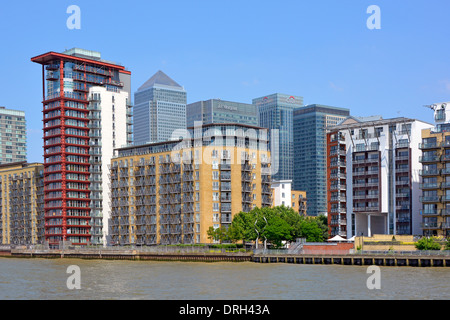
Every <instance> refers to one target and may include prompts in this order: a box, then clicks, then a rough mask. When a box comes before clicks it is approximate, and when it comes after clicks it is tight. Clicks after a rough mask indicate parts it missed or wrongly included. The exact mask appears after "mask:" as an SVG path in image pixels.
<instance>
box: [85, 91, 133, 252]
mask: <svg viewBox="0 0 450 320" xmlns="http://www.w3.org/2000/svg"><path fill="white" fill-rule="evenodd" d="M128 99H129V95H128V92H125V91H118V90H114V91H111V90H108V89H107V88H105V87H91V88H90V89H89V105H88V110H89V114H88V118H89V120H90V121H89V147H90V149H89V155H90V158H89V164H90V169H89V171H90V173H91V175H90V178H89V181H90V182H91V183H90V187H89V189H90V191H91V195H90V199H91V204H90V207H91V223H90V225H91V243H92V244H94V245H98V244H105V245H106V244H108V242H109V236H108V234H109V232H108V231H109V219H110V211H111V210H110V198H109V196H110V195H109V166H110V164H111V159H112V157H113V155H114V148H118V147H123V146H126V145H129V144H131V143H132V128H131V126H132V119H131V116H132V112H131V110H132V109H131V106H130V104H129V102H128Z"/></svg>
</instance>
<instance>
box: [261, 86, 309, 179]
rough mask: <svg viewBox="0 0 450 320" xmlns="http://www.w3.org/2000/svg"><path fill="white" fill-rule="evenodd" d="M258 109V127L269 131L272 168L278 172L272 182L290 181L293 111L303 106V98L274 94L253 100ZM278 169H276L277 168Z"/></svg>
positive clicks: (292, 149) (292, 150)
mask: <svg viewBox="0 0 450 320" xmlns="http://www.w3.org/2000/svg"><path fill="white" fill-rule="evenodd" d="M253 104H254V105H256V106H257V108H258V114H259V126H260V127H262V128H267V129H269V135H270V148H271V151H272V166H274V170H276V169H278V172H277V173H276V174H275V175H273V177H272V178H273V179H274V180H278V181H279V180H292V179H293V177H294V172H293V168H294V164H293V161H294V158H293V157H294V136H293V135H294V132H293V112H294V109H296V108H299V107H302V106H303V98H302V97H299V96H292V95H286V94H280V93H275V94H272V95H269V96H264V97H260V98H256V99H253ZM277 167H278V168H277Z"/></svg>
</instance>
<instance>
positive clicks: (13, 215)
mask: <svg viewBox="0 0 450 320" xmlns="http://www.w3.org/2000/svg"><path fill="white" fill-rule="evenodd" d="M0 192H1V194H0V243H1V244H13V245H29V244H40V243H43V242H44V240H45V235H44V165H43V164H41V163H31V164H28V163H26V162H15V163H11V164H3V165H0Z"/></svg>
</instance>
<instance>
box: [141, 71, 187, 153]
mask: <svg viewBox="0 0 450 320" xmlns="http://www.w3.org/2000/svg"><path fill="white" fill-rule="evenodd" d="M186 103H187V94H186V91H185V90H184V88H183V87H182V86H180V85H179V84H178V83H176V82H175V81H174V80H172V79H171V78H169V77H168V76H167V75H166V74H165V73H164V72H162V71H158V72H157V73H156V74H154V75H153V76H152V77H151V78H150V79H149V80H148V81H147V82H145V83H144V84H143V85H142V86H141V87H140V88H139V89H138V91H137V92H136V93H135V94H134V104H135V106H134V142H135V144H136V145H137V144H145V143H153V142H162V141H167V140H171V139H172V134H173V132H174V131H175V130H179V129H182V130H185V129H186ZM177 138H178V137H177Z"/></svg>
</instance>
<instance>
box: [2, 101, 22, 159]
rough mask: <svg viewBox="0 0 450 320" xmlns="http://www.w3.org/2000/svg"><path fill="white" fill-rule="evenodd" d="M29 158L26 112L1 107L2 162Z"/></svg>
mask: <svg viewBox="0 0 450 320" xmlns="http://www.w3.org/2000/svg"><path fill="white" fill-rule="evenodd" d="M26 160H27V128H26V122H25V112H24V111H19V110H11V109H6V108H5V107H0V163H14V162H23V161H26Z"/></svg>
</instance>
